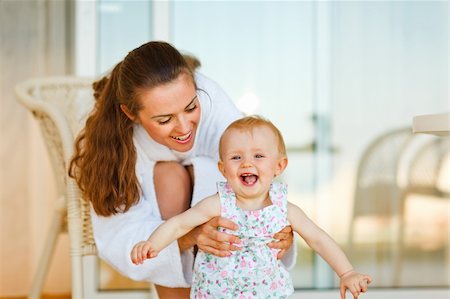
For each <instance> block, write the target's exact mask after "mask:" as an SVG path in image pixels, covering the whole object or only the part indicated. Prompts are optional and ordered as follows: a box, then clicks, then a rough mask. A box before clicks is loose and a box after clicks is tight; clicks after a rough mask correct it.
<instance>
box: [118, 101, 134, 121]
mask: <svg viewBox="0 0 450 299" xmlns="http://www.w3.org/2000/svg"><path fill="white" fill-rule="evenodd" d="M120 110H122V112H123V113H125V115H126V116H127V117H128V118H129V119H130V120H131V121H135V120H136V116H135V115H134V114H133V113H131V111H130V109H128V107H127V105H125V104H120Z"/></svg>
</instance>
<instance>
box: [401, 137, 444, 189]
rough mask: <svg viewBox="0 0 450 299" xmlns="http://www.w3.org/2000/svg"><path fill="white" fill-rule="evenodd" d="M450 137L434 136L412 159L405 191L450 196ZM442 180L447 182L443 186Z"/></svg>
mask: <svg viewBox="0 0 450 299" xmlns="http://www.w3.org/2000/svg"><path fill="white" fill-rule="evenodd" d="M449 160H450V138H443V137H434V138H432V139H431V140H428V142H426V143H425V144H424V145H422V146H421V147H420V148H419V149H418V150H417V151H416V152H415V154H414V156H413V158H412V159H411V166H410V168H409V171H408V178H407V184H406V187H405V192H407V193H416V194H422V195H430V196H435V197H441V198H448V197H449V196H450V190H449V189H450V187H449V185H450V174H449V173H450V172H449V167H450V165H449V164H450V161H449ZM442 178H444V180H443V181H442V182H444V183H447V184H446V186H441V185H442V184H441V179H442Z"/></svg>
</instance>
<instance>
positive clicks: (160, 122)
mask: <svg viewBox="0 0 450 299" xmlns="http://www.w3.org/2000/svg"><path fill="white" fill-rule="evenodd" d="M171 119H172V118H171V117H169V118H165V119H161V120H158V124H160V125H165V124H167V123H169V122H170V120H171Z"/></svg>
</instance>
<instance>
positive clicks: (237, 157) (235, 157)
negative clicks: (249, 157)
mask: <svg viewBox="0 0 450 299" xmlns="http://www.w3.org/2000/svg"><path fill="white" fill-rule="evenodd" d="M240 159H241V156H233V157H231V160H240Z"/></svg>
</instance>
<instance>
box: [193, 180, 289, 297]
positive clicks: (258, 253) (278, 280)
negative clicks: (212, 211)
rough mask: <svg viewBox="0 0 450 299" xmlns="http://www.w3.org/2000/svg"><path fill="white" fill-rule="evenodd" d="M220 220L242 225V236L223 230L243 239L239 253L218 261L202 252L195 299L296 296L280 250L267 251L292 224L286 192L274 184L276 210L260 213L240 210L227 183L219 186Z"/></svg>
mask: <svg viewBox="0 0 450 299" xmlns="http://www.w3.org/2000/svg"><path fill="white" fill-rule="evenodd" d="M217 189H218V192H219V197H220V204H221V216H223V217H226V218H228V219H230V220H232V221H234V222H235V223H237V224H238V225H239V230H238V231H230V230H227V229H224V228H220V231H223V232H226V233H230V234H235V235H237V236H239V238H240V239H241V243H240V244H236V245H237V246H241V247H242V248H241V250H237V251H233V252H232V255H231V256H229V257H217V256H215V255H212V254H209V253H205V252H203V251H201V250H199V252H198V254H197V257H196V259H195V265H194V276H193V282H192V289H191V298H198V299H203V298H213V299H220V298H233V299H244V298H258V299H260V298H277V299H278V298H287V297H288V296H289V295H291V294H292V293H293V291H294V290H293V286H292V280H291V277H290V276H289V273H288V272H287V270H286V269H285V268H284V266H283V265H282V264H281V262H280V261H279V260H278V259H277V254H278V250H276V249H271V248H269V247H267V245H266V244H267V243H269V242H271V241H272V240H273V235H274V234H275V233H277V232H279V231H280V230H281V229H283V228H284V227H285V226H287V225H289V223H288V221H287V198H286V197H287V196H286V195H287V188H286V185H285V184H282V183H278V182H273V183H272V185H271V187H270V191H269V194H270V199H271V201H272V205H270V206H267V207H265V208H263V209H260V210H255V211H247V210H242V209H241V208H239V207H238V206H237V205H236V195H235V194H234V192H233V190H231V188H230V186H229V185H228V184H227V183H226V182H219V183H217Z"/></svg>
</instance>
